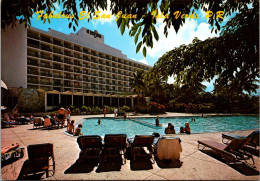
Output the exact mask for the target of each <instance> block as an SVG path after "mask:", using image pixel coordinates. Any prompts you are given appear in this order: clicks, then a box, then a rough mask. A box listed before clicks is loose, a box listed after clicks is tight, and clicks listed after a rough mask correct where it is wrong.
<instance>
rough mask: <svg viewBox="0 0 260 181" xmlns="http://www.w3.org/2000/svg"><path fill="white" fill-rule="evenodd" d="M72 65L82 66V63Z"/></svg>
mask: <svg viewBox="0 0 260 181" xmlns="http://www.w3.org/2000/svg"><path fill="white" fill-rule="evenodd" d="M74 65H77V66H82V63H80V62H76V61H74Z"/></svg>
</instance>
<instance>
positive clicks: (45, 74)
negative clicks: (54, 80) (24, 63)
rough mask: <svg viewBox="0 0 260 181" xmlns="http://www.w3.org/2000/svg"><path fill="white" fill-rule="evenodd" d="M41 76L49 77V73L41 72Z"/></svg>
mask: <svg viewBox="0 0 260 181" xmlns="http://www.w3.org/2000/svg"><path fill="white" fill-rule="evenodd" d="M41 76H46V77H51V76H52V75H51V73H49V72H41Z"/></svg>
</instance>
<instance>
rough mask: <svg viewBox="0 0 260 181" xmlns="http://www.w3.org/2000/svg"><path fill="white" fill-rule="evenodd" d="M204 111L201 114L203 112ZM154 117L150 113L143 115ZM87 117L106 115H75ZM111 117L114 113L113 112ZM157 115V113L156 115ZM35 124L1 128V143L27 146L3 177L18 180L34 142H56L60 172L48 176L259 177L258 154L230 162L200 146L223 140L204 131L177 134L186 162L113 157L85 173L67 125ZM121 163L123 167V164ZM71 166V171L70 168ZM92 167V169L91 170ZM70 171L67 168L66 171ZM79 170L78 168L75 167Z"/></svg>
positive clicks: (74, 139)
mask: <svg viewBox="0 0 260 181" xmlns="http://www.w3.org/2000/svg"><path fill="white" fill-rule="evenodd" d="M199 115H201V114H199ZM199 115H196V114H183V113H168V114H167V115H166V114H164V115H160V116H199ZM136 116H138V115H136ZM140 116H141V115H140ZM142 116H145V117H150V115H142ZM86 117H103V115H94V116H89V115H81V116H72V119H73V120H75V121H76V122H78V121H79V120H80V119H82V118H86ZM107 117H113V115H112V114H109V115H107ZM152 117H154V116H152ZM32 128H33V125H32V124H28V125H19V126H16V127H14V128H5V129H1V146H2V147H3V146H9V145H10V144H12V143H19V144H20V146H22V147H24V148H25V155H24V157H23V158H21V159H19V160H17V161H15V162H13V163H11V164H9V165H5V166H4V167H2V170H1V178H2V180H16V179H17V177H18V175H19V173H20V170H21V168H22V165H23V162H24V161H25V160H26V159H27V158H28V155H27V148H26V147H27V146H28V145H30V144H39V143H53V144H54V155H55V162H56V172H55V174H54V175H53V176H50V177H48V178H46V175H45V174H44V175H43V176H42V179H44V180H259V179H260V176H259V171H260V159H259V155H258V156H254V160H255V166H256V167H255V168H251V167H249V166H247V165H245V164H237V165H234V166H230V165H227V164H226V163H224V162H223V161H221V160H219V159H217V158H215V157H214V156H210V155H209V153H207V154H206V153H203V152H201V151H199V150H198V144H197V141H198V140H204V139H210V140H216V141H218V142H220V143H221V141H222V139H221V134H222V133H223V132H216V133H203V134H191V135H177V136H178V137H180V138H181V141H182V142H181V144H182V150H183V151H182V152H181V159H180V160H181V162H182V165H176V164H171V163H170V164H164V163H161V162H159V161H156V162H155V163H154V164H150V163H149V162H145V161H142V160H140V161H139V163H138V161H136V162H133V161H131V160H126V164H124V165H121V164H119V165H118V164H117V163H116V160H109V161H108V162H106V163H101V164H99V165H97V166H92V168H87V169H86V172H84V173H73V171H72V170H73V169H72V167H73V166H75V165H76V160H77V159H78V157H79V152H80V149H79V147H78V144H77V142H76V139H77V138H76V137H72V136H66V135H65V134H64V131H65V130H66V128H62V129H53V130H43V129H32ZM251 132H252V130H245V131H232V132H225V133H236V134H241V135H248V134H249V133H251ZM120 167H121V168H120ZM69 170H70V171H69ZM87 170H88V171H87ZM65 171H66V172H65ZM74 171H75V170H74Z"/></svg>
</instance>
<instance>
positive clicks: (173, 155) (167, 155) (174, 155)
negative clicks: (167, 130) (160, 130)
mask: <svg viewBox="0 0 260 181" xmlns="http://www.w3.org/2000/svg"><path fill="white" fill-rule="evenodd" d="M180 152H182V147H181V144H180V138H178V137H161V138H159V139H158V141H157V143H156V145H155V147H154V154H155V155H156V156H157V158H158V159H159V160H170V159H174V160H179V159H180Z"/></svg>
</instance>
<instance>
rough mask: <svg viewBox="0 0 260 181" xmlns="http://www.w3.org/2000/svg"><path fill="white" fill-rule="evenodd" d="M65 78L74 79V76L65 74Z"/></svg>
mask: <svg viewBox="0 0 260 181" xmlns="http://www.w3.org/2000/svg"><path fill="white" fill-rule="evenodd" d="M64 79H73V77H72V76H70V75H65V76H64Z"/></svg>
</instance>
